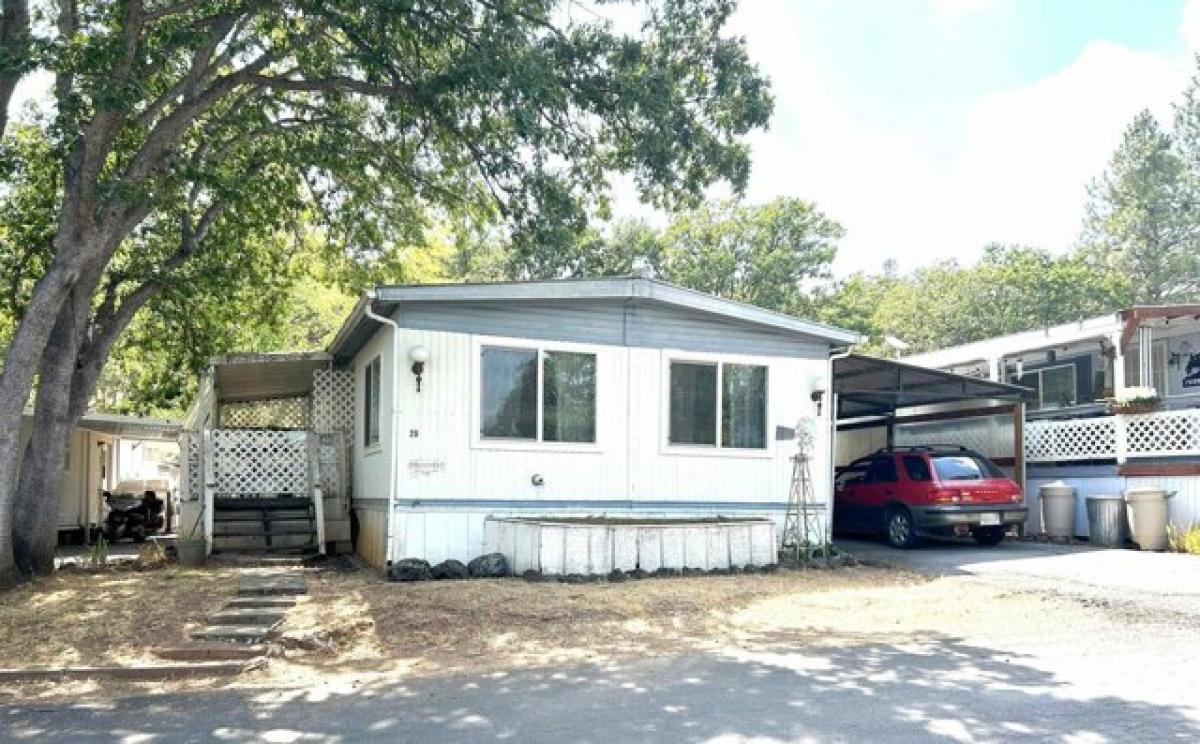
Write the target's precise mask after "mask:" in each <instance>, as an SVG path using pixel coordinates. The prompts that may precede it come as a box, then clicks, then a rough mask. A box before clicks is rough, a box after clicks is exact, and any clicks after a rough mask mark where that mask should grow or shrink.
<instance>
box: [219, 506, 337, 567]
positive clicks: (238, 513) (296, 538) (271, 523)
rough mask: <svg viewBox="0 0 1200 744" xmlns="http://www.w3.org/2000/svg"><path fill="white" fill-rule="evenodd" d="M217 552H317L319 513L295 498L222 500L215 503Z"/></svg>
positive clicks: (302, 553) (300, 553)
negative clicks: (317, 517) (317, 514)
mask: <svg viewBox="0 0 1200 744" xmlns="http://www.w3.org/2000/svg"><path fill="white" fill-rule="evenodd" d="M213 548H214V551H215V552H253V553H278V552H286V553H294V554H298V555H304V554H306V553H314V552H317V549H318V548H317V524H316V510H315V509H314V508H313V503H312V500H311V499H307V498H298V497H295V496H277V497H258V496H247V497H244V498H231V497H221V498H217V499H215V500H214V502H213Z"/></svg>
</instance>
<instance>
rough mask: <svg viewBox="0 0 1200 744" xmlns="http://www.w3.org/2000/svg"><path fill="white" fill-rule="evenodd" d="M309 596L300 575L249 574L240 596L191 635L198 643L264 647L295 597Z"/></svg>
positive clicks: (242, 579)
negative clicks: (208, 642) (212, 642)
mask: <svg viewBox="0 0 1200 744" xmlns="http://www.w3.org/2000/svg"><path fill="white" fill-rule="evenodd" d="M307 593H308V583H307V582H306V581H305V580H304V576H303V575H302V574H300V573H290V572H289V573H284V572H277V571H272V572H254V573H251V572H246V573H244V574H242V576H241V578H240V579H239V583H238V592H237V596H236V597H234V598H233V599H231V600H230V601H229V603H228V604H227V605H225V607H224V608H222V609H221V610H220V611H219V612H217V613H216V614H215V615H213V616H212V617H211V618H210V619H209V623H208V627H206V628H204V629H203V630H200V631H197V632H195V633H193V634H192V638H194V639H196V640H198V641H217V642H221V643H239V644H254V645H257V644H261V643H262V642H263V641H264V640H266V638H267V636H268V635H270V634H271V632H272V631H273V630H275V629H276V628H278V627H279V626H280V624H282V623H283V618H284V615H286V614H287V611H288V609H289V608H291V606H292V605H294V604H295V603H296V599H295V598H296V597H297V596H299V595H301V594H307Z"/></svg>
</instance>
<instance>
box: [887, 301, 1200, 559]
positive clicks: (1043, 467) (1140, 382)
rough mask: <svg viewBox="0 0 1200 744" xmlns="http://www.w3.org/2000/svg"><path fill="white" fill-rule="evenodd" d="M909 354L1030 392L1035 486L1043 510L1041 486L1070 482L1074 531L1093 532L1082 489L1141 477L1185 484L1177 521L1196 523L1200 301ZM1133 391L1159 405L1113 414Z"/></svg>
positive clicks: (1199, 498)
mask: <svg viewBox="0 0 1200 744" xmlns="http://www.w3.org/2000/svg"><path fill="white" fill-rule="evenodd" d="M904 361H905V362H908V363H910V364H916V365H920V366H924V367H931V368H935V369H942V370H948V371H952V372H958V373H960V374H965V375H971V376H976V377H983V378H988V379H992V380H996V381H1002V382H1011V383H1015V384H1018V385H1022V386H1026V387H1029V388H1032V389H1034V390H1035V391H1036V397H1035V399H1034V400H1032V401H1031V402H1030V403H1029V405H1028V407H1027V419H1028V420H1027V423H1026V427H1025V432H1024V445H1025V447H1024V449H1025V460H1026V463H1027V468H1028V469H1027V480H1026V490H1027V494H1028V496H1029V497H1030V502H1031V505H1033V506H1035V507H1036V505H1037V504H1036V497H1037V490H1038V487H1039V486H1040V485H1042V484H1044V483H1047V482H1049V481H1053V480H1060V479H1061V480H1066V481H1067V482H1069V483H1071V484H1072V485H1074V486H1075V487H1076V488H1077V490H1078V492H1079V495H1080V498H1079V499H1078V514H1077V519H1076V532H1077V534H1079V535H1081V536H1085V535H1087V519H1086V516H1085V511H1084V510H1085V508H1086V504H1085V502H1084V498H1083V497H1084V496H1086V495H1088V494H1103V493H1109V494H1113V493H1120V492H1122V491H1124V490H1125V489H1126V488H1129V487H1132V486H1136V485H1150V484H1154V485H1161V486H1163V487H1165V488H1167V489H1168V490H1171V491H1175V492H1177V495H1176V496H1175V498H1173V499H1172V500H1171V502H1170V503H1171V519H1172V521H1174V522H1175V523H1176V524H1178V525H1188V524H1191V523H1192V522H1195V521H1197V520H1200V305H1170V306H1154V307H1145V306H1142V307H1131V308H1127V309H1124V310H1120V311H1118V312H1115V313H1112V314H1110V315H1102V316H1099V317H1095V318H1089V319H1087V320H1082V321H1079V322H1077V323H1067V324H1064V325H1060V326H1055V327H1052V328H1046V329H1039V330H1030V331H1026V332H1023V333H1015V334H1011V335H1007V336H1000V337H996V338H990V339H985V340H982V341H978V342H975V343H971V344H964V345H961V346H955V347H950V348H946V349H940V350H937V351H932V352H928V353H924V354H916V355H913V356H909V357H907V358H905V359H904ZM1131 388H1152V389H1153V390H1154V392H1155V394H1156V395H1157V396H1158V397H1159V398H1160V401H1161V402H1160V410H1156V411H1149V412H1144V413H1136V414H1113V413H1110V410H1109V409H1110V401H1112V400H1113V399H1117V398H1121V397H1123V395H1124V393H1125V392H1126V391H1127V390H1129V389H1131ZM1037 511H1038V510H1037V509H1036V508H1034V509H1031V511H1030V514H1031V517H1030V519H1031V523H1030V524H1029V525H1028V527H1029V528H1030V529H1033V530H1036V529H1037V528H1038V523H1037V522H1036V520H1037V519H1038V515H1037Z"/></svg>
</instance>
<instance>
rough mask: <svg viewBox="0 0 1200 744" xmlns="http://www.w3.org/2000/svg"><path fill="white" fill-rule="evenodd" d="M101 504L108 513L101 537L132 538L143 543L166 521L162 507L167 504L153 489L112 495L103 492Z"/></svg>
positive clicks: (159, 529) (113, 539) (113, 538)
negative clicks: (102, 502)
mask: <svg viewBox="0 0 1200 744" xmlns="http://www.w3.org/2000/svg"><path fill="white" fill-rule="evenodd" d="M104 503H105V504H107V505H108V514H107V516H105V518H104V539H106V540H108V541H109V542H116V541H117V540H123V539H127V540H132V541H134V542H138V543H140V542H144V541H145V539H146V537H147V536H148V535H152V534H155V533H158V532H160V531H161V530H162V528H163V525H164V524H165V520H164V519H163V509H164V508H165V506H166V504H165V503H164V502H163V500H162V499H160V498H158V495H157V494H155V493H154V491H146V492H145V493H143V494H142V496H141V497H140V498H139V497H137V496H114V495H113V494H111V493H109V492H107V491H105V492H104Z"/></svg>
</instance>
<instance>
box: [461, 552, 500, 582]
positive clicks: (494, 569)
mask: <svg viewBox="0 0 1200 744" xmlns="http://www.w3.org/2000/svg"><path fill="white" fill-rule="evenodd" d="M467 570H469V571H470V572H471V576H473V577H474V578H476V579H496V578H500V577H502V576H508V559H507V558H505V557H504V554H503V553H486V554H484V555H481V556H479V557H478V558H476V559H474V560H472V561H471V562H470V563H468V564H467Z"/></svg>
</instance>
